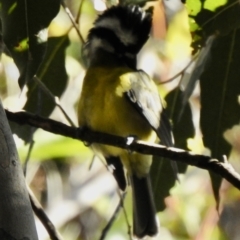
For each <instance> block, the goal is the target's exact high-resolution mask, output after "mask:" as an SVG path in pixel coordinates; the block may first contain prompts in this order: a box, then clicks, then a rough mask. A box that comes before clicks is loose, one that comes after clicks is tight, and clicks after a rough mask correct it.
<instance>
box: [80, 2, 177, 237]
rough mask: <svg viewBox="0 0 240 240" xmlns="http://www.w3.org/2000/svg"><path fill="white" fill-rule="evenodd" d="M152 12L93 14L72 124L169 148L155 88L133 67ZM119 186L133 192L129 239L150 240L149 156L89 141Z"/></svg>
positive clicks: (123, 9) (154, 227) (153, 231)
mask: <svg viewBox="0 0 240 240" xmlns="http://www.w3.org/2000/svg"><path fill="white" fill-rule="evenodd" d="M152 15H153V9H152V8H149V9H147V10H143V9H142V8H141V7H139V6H136V5H116V6H112V7H110V8H108V9H107V10H105V11H104V12H103V13H102V14H100V15H98V17H97V18H96V20H95V22H94V23H93V27H92V28H91V29H90V31H89V33H88V35H87V40H86V43H85V45H84V48H83V55H84V57H85V59H86V60H87V69H86V74H85V77H84V79H83V85H82V90H81V95H80V100H79V104H78V123H79V126H80V127H87V128H89V129H91V130H94V131H99V132H104V133H110V134H113V135H118V136H122V137H133V138H136V139H138V140H143V141H146V142H148V143H150V144H151V143H156V142H157V141H158V140H159V139H161V138H162V139H161V142H163V143H165V144H166V145H168V146H170V145H172V144H173V139H172V133H171V131H169V129H170V128H171V127H170V125H169V121H168V118H167V117H166V115H165V111H164V108H163V103H162V100H161V98H160V96H159V92H158V88H157V86H156V84H155V83H154V81H153V80H152V79H151V77H150V76H149V75H148V74H147V73H146V72H144V71H143V70H141V69H137V54H138V53H139V51H140V50H141V48H142V47H143V45H144V44H145V43H146V41H147V40H148V38H149V36H150V32H151V26H152ZM91 147H92V148H93V150H94V151H96V152H98V153H100V154H101V155H102V156H103V157H104V158H105V160H106V163H107V164H108V165H111V166H112V167H113V168H112V169H113V175H114V177H115V179H116V181H117V184H118V186H119V188H120V189H121V190H122V191H125V189H126V186H127V184H128V182H130V185H131V187H132V194H133V201H132V202H133V235H134V236H136V237H137V238H138V239H141V238H144V237H145V236H150V237H152V236H156V235H157V234H158V232H159V223H158V219H157V217H156V207H155V203H154V197H153V192H152V186H151V181H150V175H149V171H150V167H151V163H152V156H151V155H143V154H140V153H137V152H130V151H128V150H125V149H121V148H118V147H114V146H108V145H103V144H97V143H93V144H92V145H91Z"/></svg>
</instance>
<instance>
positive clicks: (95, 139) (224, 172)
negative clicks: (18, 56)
mask: <svg viewBox="0 0 240 240" xmlns="http://www.w3.org/2000/svg"><path fill="white" fill-rule="evenodd" d="M6 114H7V117H8V119H9V120H10V121H14V122H16V123H18V124H20V125H24V124H28V125H30V126H34V127H36V128H42V129H43V130H45V131H48V132H51V133H55V134H59V135H62V136H66V137H70V138H74V139H79V140H81V141H83V142H87V143H89V144H92V143H102V144H106V145H111V146H116V147H120V148H124V149H127V150H128V151H132V152H139V153H142V154H148V155H156V156H161V157H164V158H168V159H171V160H174V161H179V162H183V163H186V164H188V165H192V166H196V167H199V168H202V169H206V170H209V171H212V172H214V173H215V174H218V175H220V176H221V177H223V178H225V179H226V180H228V181H229V182H230V183H232V184H233V185H234V186H235V187H236V188H238V189H239V190H240V175H239V174H238V173H237V172H236V171H235V170H234V169H233V167H232V166H231V164H230V163H229V162H228V161H227V160H225V161H223V162H222V161H220V160H218V159H213V158H211V157H208V156H204V155H200V154H194V153H191V152H187V151H184V150H182V149H177V148H167V147H165V146H163V145H159V144H149V143H146V142H143V141H138V140H136V139H132V137H126V138H123V137H119V136H114V135H111V134H107V133H101V132H95V131H92V130H90V129H88V128H75V127H69V126H67V125H65V124H63V123H60V122H57V121H54V120H52V119H47V118H43V117H40V116H37V115H32V114H30V113H27V112H16V113H13V112H10V111H7V110H6Z"/></svg>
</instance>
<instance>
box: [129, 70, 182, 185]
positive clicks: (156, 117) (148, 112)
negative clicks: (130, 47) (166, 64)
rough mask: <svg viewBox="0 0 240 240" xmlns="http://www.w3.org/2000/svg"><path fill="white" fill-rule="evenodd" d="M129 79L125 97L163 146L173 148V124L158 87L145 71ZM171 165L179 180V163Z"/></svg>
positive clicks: (130, 76)
mask: <svg viewBox="0 0 240 240" xmlns="http://www.w3.org/2000/svg"><path fill="white" fill-rule="evenodd" d="M128 77H129V80H130V85H131V87H130V89H129V90H128V91H127V92H125V96H126V97H127V99H128V100H129V102H130V103H131V104H132V105H133V107H134V108H135V109H136V110H137V111H138V112H139V113H140V114H141V115H142V116H143V117H144V118H145V119H146V120H147V122H148V123H149V124H150V125H151V127H152V128H153V129H154V130H155V132H156V133H157V136H158V138H159V139H160V142H161V144H163V145H165V146H167V147H173V145H174V139H173V135H172V127H171V123H170V121H169V118H168V116H167V114H166V111H165V109H164V108H163V105H162V101H161V99H160V96H159V93H158V89H157V86H156V85H155V83H154V82H153V81H152V79H151V78H150V77H149V76H148V75H147V74H146V73H145V72H144V71H137V72H132V73H128ZM171 165H172V168H173V171H174V174H175V176H176V179H177V180H178V166H177V163H176V162H175V161H171Z"/></svg>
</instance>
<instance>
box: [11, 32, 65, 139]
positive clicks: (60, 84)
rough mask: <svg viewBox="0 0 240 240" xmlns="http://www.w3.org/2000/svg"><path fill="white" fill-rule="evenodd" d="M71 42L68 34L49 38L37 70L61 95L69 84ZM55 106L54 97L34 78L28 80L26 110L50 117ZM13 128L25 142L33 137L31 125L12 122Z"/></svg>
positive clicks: (49, 87)
mask: <svg viewBox="0 0 240 240" xmlns="http://www.w3.org/2000/svg"><path fill="white" fill-rule="evenodd" d="M68 44H69V40H68V37H67V36H65V35H64V36H62V37H53V38H49V41H48V48H47V52H46V55H45V57H44V60H43V63H42V65H41V66H40V69H39V70H38V72H37V76H39V78H40V80H41V82H42V83H44V85H45V86H46V87H47V88H48V90H49V91H50V92H51V93H52V94H53V95H54V96H57V97H60V96H61V95H62V93H63V92H64V90H65V88H66V85H67V79H68V77H67V72H66V69H65V50H66V47H67V46H68ZM54 107H55V103H54V99H53V98H52V97H51V96H49V94H48V93H46V92H45V91H44V90H43V89H42V87H41V86H40V85H39V84H38V83H37V82H36V81H34V80H31V81H30V82H28V93H27V102H26V104H25V106H24V109H25V110H26V111H29V112H32V113H34V114H39V115H41V116H44V117H48V116H49V115H50V114H51V112H52V111H53V109H54ZM11 128H12V131H13V132H14V133H16V134H17V135H18V136H19V137H20V138H22V139H23V140H24V141H25V142H29V141H30V140H31V138H32V133H33V132H34V130H33V129H32V128H31V127H30V126H22V127H19V126H18V125H17V124H14V123H11Z"/></svg>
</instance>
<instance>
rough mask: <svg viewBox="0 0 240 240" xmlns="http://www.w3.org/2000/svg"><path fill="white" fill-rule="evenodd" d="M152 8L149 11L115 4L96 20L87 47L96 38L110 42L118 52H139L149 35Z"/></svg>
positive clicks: (133, 6)
mask: <svg viewBox="0 0 240 240" xmlns="http://www.w3.org/2000/svg"><path fill="white" fill-rule="evenodd" d="M151 25H152V8H150V9H148V10H147V11H144V10H142V9H141V8H140V7H138V6H135V5H130V6H120V5H119V6H113V7H111V8H109V9H107V10H106V11H104V12H103V13H102V14H101V15H99V16H98V18H97V19H96V21H95V22H94V27H93V28H92V29H91V30H90V32H89V34H88V40H87V45H86V47H89V46H88V44H90V43H91V40H92V39H94V37H95V38H98V39H102V40H105V41H106V42H108V43H109V44H110V45H111V46H112V47H113V49H114V51H116V52H117V53H130V54H137V53H138V52H139V51H140V49H141V48H142V46H143V45H144V43H145V42H146V41H147V39H148V37H149V33H150V30H151Z"/></svg>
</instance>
